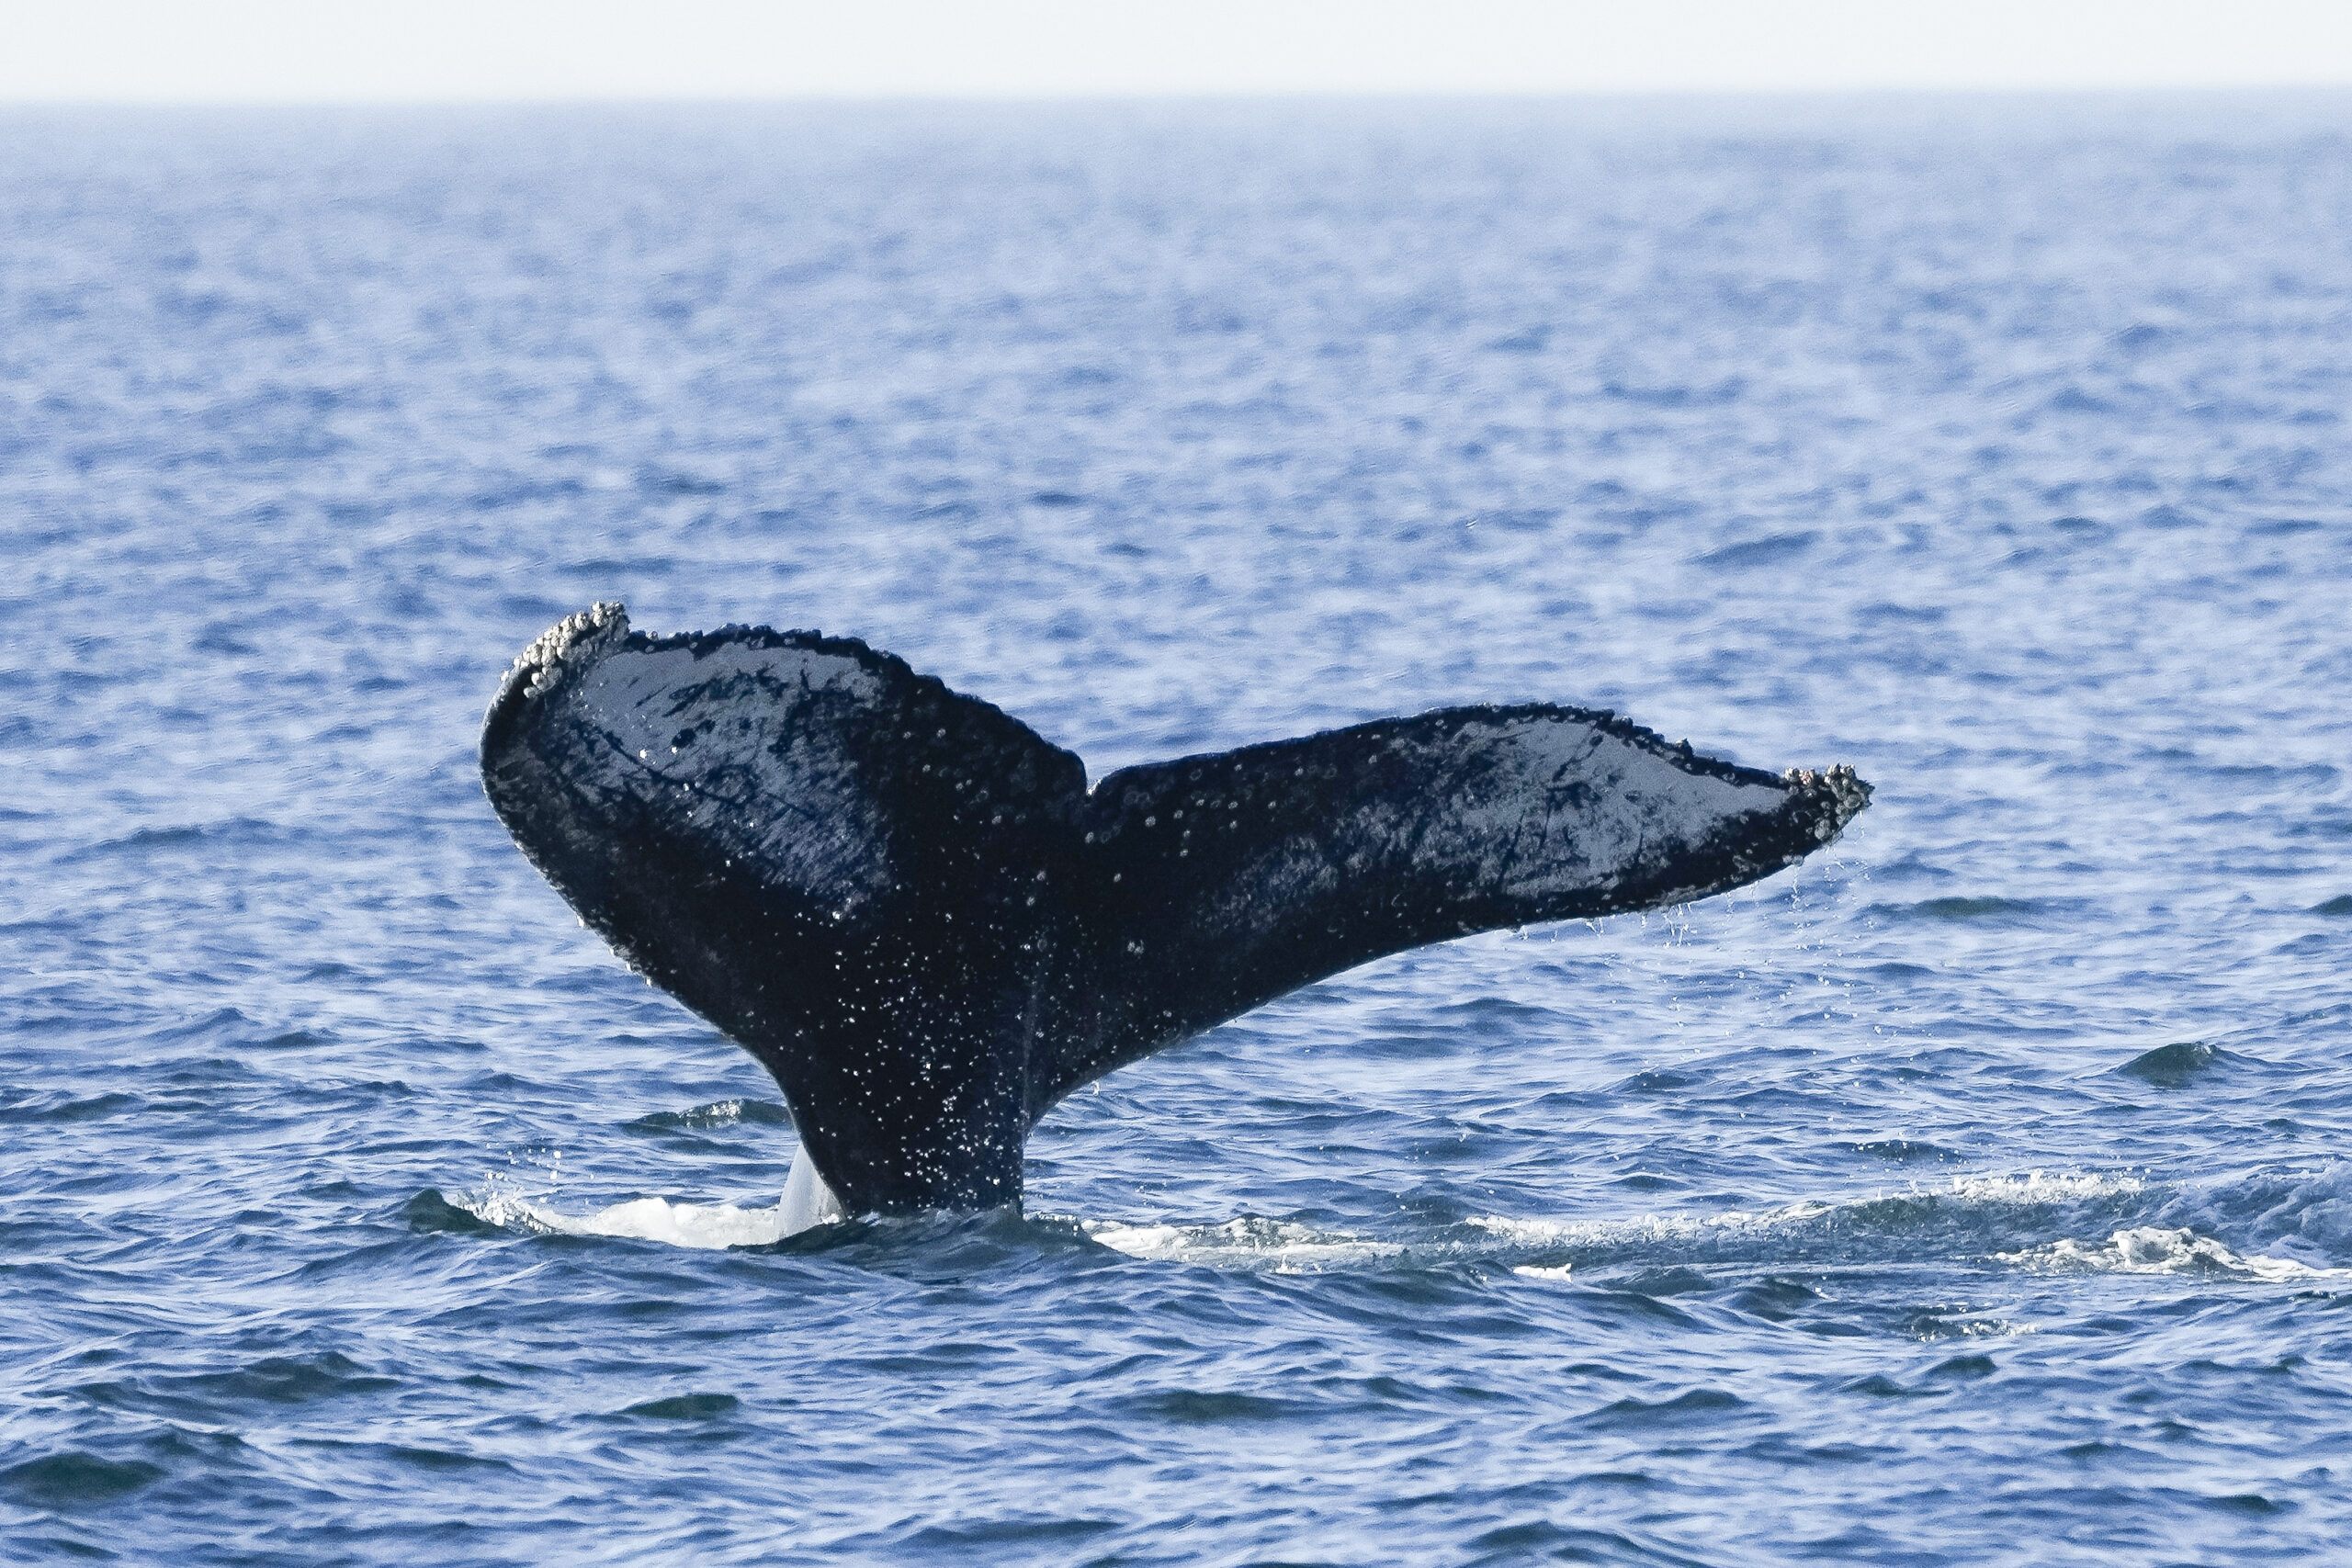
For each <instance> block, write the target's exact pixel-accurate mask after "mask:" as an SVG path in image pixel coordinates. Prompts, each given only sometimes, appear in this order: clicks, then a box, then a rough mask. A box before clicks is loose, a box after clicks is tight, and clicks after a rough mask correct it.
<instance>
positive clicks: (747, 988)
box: [481, 604, 1870, 1231]
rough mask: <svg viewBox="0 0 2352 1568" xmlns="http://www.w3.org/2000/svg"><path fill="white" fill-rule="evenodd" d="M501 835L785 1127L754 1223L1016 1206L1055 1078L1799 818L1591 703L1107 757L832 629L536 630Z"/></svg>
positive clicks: (1845, 798) (1785, 847) (1692, 885)
mask: <svg viewBox="0 0 2352 1568" xmlns="http://www.w3.org/2000/svg"><path fill="white" fill-rule="evenodd" d="M481 762H482V781H483V786H484V788H485V789H486V790H487V791H488V793H489V795H490V799H491V803H492V806H493V807H495V808H496V810H497V812H498V815H499V817H500V818H501V819H502V820H503V821H504V822H505V824H506V826H507V828H508V829H509V830H510V831H512V832H513V833H514V835H515V841H516V842H517V843H519V844H520V845H521V846H522V848H523V852H524V853H526V855H528V856H529V857H530V859H531V862H532V863H533V864H534V865H536V866H537V867H538V869H539V870H540V871H541V872H542V873H543V874H545V875H546V876H547V878H548V881H549V882H551V883H553V884H554V885H555V886H556V888H557V890H558V891H559V892H560V893H561V894H562V895H563V897H565V898H566V899H568V900H569V901H570V902H571V906H572V908H574V909H576V910H578V911H579V913H580V915H581V917H582V919H584V920H585V921H586V922H587V923H588V924H589V925H591V926H593V927H594V928H595V929H596V931H599V932H601V933H602V934H603V935H604V936H605V939H606V940H607V941H608V942H611V943H612V945H613V947H614V948H615V949H616V951H617V952H618V953H620V955H621V956H622V957H623V958H624V959H626V960H627V961H628V963H629V964H631V965H632V966H633V967H635V968H636V969H637V970H639V972H640V973H642V974H643V975H644V976H646V977H647V978H649V979H650V980H651V981H653V982H654V983H655V984H657V985H659V986H662V987H664V988H666V989H667V990H669V991H670V992H671V993H672V994H673V995H675V996H676V997H678V998H680V999H681V1000H682V1001H684V1003H685V1004H686V1005H687V1006H688V1007H690V1008H692V1009H694V1010H695V1011H696V1012H698V1013H700V1014H701V1015H702V1016H703V1017H705V1018H707V1019H708V1020H709V1021H711V1022H712V1023H714V1024H716V1025H717V1026H718V1028H719V1029H720V1030H721V1031H722V1032H725V1033H726V1034H727V1035H728V1036H729V1038H731V1039H733V1040H734V1041H735V1042H736V1043H739V1044H741V1046H743V1047H744V1048H745V1049H746V1050H748V1051H750V1052H751V1053H752V1055H754V1056H756V1057H758V1058H759V1059H760V1061H761V1062H762V1063H763V1065H764V1066H766V1067H767V1069H768V1071H769V1072H771V1073H773V1074H774V1075H775V1080H776V1082H777V1084H778V1085H779V1086H780V1087H781V1088H782V1089H783V1091H784V1098H785V1101H786V1105H787V1106H788V1107H789V1108H790V1110H791V1112H792V1118H793V1122H794V1125H795V1127H796V1128H797V1131H798V1133H799V1136H800V1144H801V1151H802V1152H801V1157H800V1159H799V1160H798V1161H797V1163H796V1165H795V1167H794V1169H793V1173H792V1179H791V1181H790V1183H789V1184H788V1186H787V1189H786V1196H785V1200H784V1204H783V1207H784V1209H785V1210H786V1213H785V1214H784V1215H783V1222H784V1225H785V1228H786V1230H787V1231H789V1230H792V1229H797V1228H801V1227H802V1226H805V1225H807V1224H814V1223H817V1222H819V1221H820V1220H823V1219H828V1218H832V1217H835V1216H837V1215H839V1214H841V1213H908V1212H912V1211H917V1210H923V1209H941V1208H946V1209H977V1208H992V1207H995V1206H998V1205H1001V1204H1004V1203H1009V1202H1012V1201H1017V1200H1018V1199H1019V1198H1020V1196H1021V1166H1022V1147H1023V1143H1024V1141H1025V1140H1026V1138H1027V1136H1028V1134H1029V1130H1030V1128H1031V1127H1032V1126H1034V1125H1035V1122H1036V1121H1037V1119H1038V1118H1039V1117H1040V1116H1042V1115H1044V1114H1045V1112H1046V1110H1047V1109H1048V1108H1049V1107H1051V1106H1052V1105H1053V1104H1054V1103H1055V1102H1056V1101H1057V1100H1060V1099H1061V1098H1062V1097H1063V1096H1064V1095H1066V1094H1068V1093H1069V1092H1070V1090H1072V1089H1076V1088H1078V1087H1079V1086H1080V1085H1081V1084H1084V1083H1086V1082H1088V1081H1090V1080H1091V1079H1093V1078H1097V1077H1101V1076H1102V1075H1103V1074H1104V1073H1107V1072H1109V1071H1111V1070H1112V1069H1113V1068H1114V1067H1117V1066H1120V1065H1122V1064H1123V1063H1126V1062H1132V1061H1135V1060H1136V1059H1138V1058H1139V1057H1142V1056H1146V1055H1150V1054H1151V1053H1152V1052H1154V1051H1157V1050H1159V1049H1161V1048H1162V1047H1164V1046H1168V1045H1172V1044H1175V1043H1178V1042H1179V1041H1182V1040H1184V1039H1187V1038H1189V1037H1191V1036H1192V1035H1193V1034H1196V1033H1199V1032H1201V1031H1202V1030H1204V1029H1207V1028H1208V1027H1210V1026H1211V1025H1213V1024H1216V1023H1218V1022H1221V1021H1224V1020H1226V1019H1229V1018H1232V1017H1234V1016H1235V1015H1236V1014H1238V1013H1241V1012H1245V1011H1247V1010H1250V1008H1253V1007H1256V1006H1258V1005H1259V1004H1260V1003H1261V1002H1265V1001H1268V1000H1271V999H1272V998H1275V997H1278V996H1281V995H1282V994H1283V992H1285V991H1289V990H1292V989H1294V988H1295V987H1300V986H1303V985H1306V984H1307V983H1308V982H1310V981H1313V980H1317V979H1320V978H1322V977H1323V976H1328V975H1332V974H1336V973H1337V972H1339V971H1340V970H1342V969H1346V968H1350V967H1351V966H1353V965H1355V964H1362V963H1364V962H1366V961H1367V960H1370V959H1374V958H1377V957H1380V956H1382V955H1384V954H1386V953H1397V952H1400V951H1402V950H1404V949H1406V948H1409V947H1418V946H1420V945H1422V944H1423V943H1427V942H1441V941H1443V940H1445V939H1447V938H1449V937H1456V936H1464V935H1467V934H1469V933H1470V932H1473V931H1491V930H1495V929H1497V928H1499V927H1509V926H1521V925H1526V924H1529V923H1531V922H1533V921H1538V920H1555V919H1569V918H1577V917H1589V916H1597V915H1606V914H1612V913H1616V912H1619V911H1623V910H1631V909H1647V908H1657V907H1658V906H1661V905H1667V904H1676V903H1683V902H1687V901H1689V900H1691V899H1694V898H1700V897H1705V896H1706V895H1708V894H1711V893H1717V892H1721V891H1723V890H1724V889H1726V888H1730V887H1736V886H1740V885H1742V884H1745V883H1748V882H1753V881H1755V880H1756V879H1758V878H1759V877H1762V876H1766V875H1769V874H1771V873H1772V872H1775V871H1777V870H1779V869H1781V867H1783V866H1786V865H1789V864H1792V863H1794V862H1796V861H1797V860H1799V859H1802V858H1803V857H1804V855H1805V854H1807V853H1809V852H1811V851H1813V850H1815V849H1817V848H1819V847H1820V846H1821V845H1823V844H1826V843H1827V842H1828V841H1829V840H1832V839H1834V838H1836V837H1837V835H1838V831H1839V829H1842V828H1843V827H1844V826H1845V824H1846V823H1847V821H1848V820H1849V819H1850V818H1852V817H1853V815H1854V814H1855V813H1856V812H1858V811H1860V809H1861V808H1862V807H1863V806H1864V805H1866V804H1867V803H1868V801H1869V799H1870V787H1869V786H1868V785H1867V784H1863V783H1862V782H1861V781H1860V780H1859V779H1857V778H1856V777H1855V776H1854V775H1853V773H1852V772H1851V771H1850V770H1849V769H1845V768H1832V769H1829V770H1827V771H1826V772H1824V773H1808V772H1801V771H1791V772H1790V773H1784V774H1780V775H1777V776H1776V775H1774V774H1771V773H1760V772H1758V771H1756V770H1754V769H1750V768H1742V767H1737V766H1735V765H1733V764H1731V763H1728V762H1721V761H1713V760H1712V759H1710V758H1706V757H1702V756H1699V755H1696V754H1694V753H1693V752H1692V751H1691V749H1690V747H1689V746H1688V744H1687V743H1686V744H1684V745H1680V746H1677V745H1672V744H1669V743H1668V742H1667V741H1665V740H1664V739H1660V738H1659V737H1658V736H1657V735H1654V734H1652V733H1651V732H1649V731H1648V730H1645V729H1642V728H1638V727H1636V726H1634V725H1633V724H1630V723H1628V722H1626V721H1625V720H1623V719H1621V718H1618V717H1616V716H1613V715H1611V714H1608V713H1601V712H1592V711H1588V710H1584V709H1579V708H1572V707H1559V706H1553V705H1517V706H1482V707H1461V708H1445V709H1441V710H1439V711H1437V712H1434V713H1426V714H1422V715H1420V716H1418V717H1413V718H1389V719H1380V720H1376V721H1374V722H1373V723H1370V724H1360V725H1356V726H1354V727H1352V728H1346V729H1337V730H1331V731H1329V732H1327V733H1325V734H1321V735H1313V736H1307V737H1305V738H1303V739H1292V740H1277V741H1272V742H1270V743H1268V744H1264V745H1258V746H1246V747H1243V748H1242V749H1240V750H1236V751H1227V752H1222V753H1219V754H1216V755H1214V756H1198V757H1184V758H1180V759H1178V760H1176V761H1169V762H1153V763H1148V764H1147V765H1145V766H1142V767H1136V768H1128V769H1125V770H1124V771H1122V772H1119V773H1113V774H1112V775H1110V776H1109V777H1108V778H1105V779H1103V780H1101V781H1100V782H1099V783H1097V784H1094V785H1093V786H1092V787H1091V788H1089V787H1088V784H1087V782H1086V770H1085V768H1084V766H1083V764H1081V763H1080V761H1079V759H1078V758H1077V757H1075V756H1073V755H1072V754H1071V753H1069V752H1068V751H1065V750H1060V749H1059V748H1057V747H1056V746H1053V745H1051V744H1049V743H1047V742H1046V740H1044V739H1041V738H1039V737H1038V736H1037V735H1036V734H1035V732H1034V731H1032V730H1031V729H1030V728H1028V727H1027V726H1025V725H1023V724H1022V723H1021V722H1020V721H1019V720H1017V719H1014V718H1012V717H1011V716H1008V715H1006V714H1004V713H1002V712H1000V711H999V710H998V709H996V708H994V707H992V706H990V705H988V704H987V703H984V702H981V701H979V700H978V699H977V698H973V697H968V696H964V695H962V694H958V693H956V692H952V691H950V690H948V688H947V687H946V686H944V684H942V683H941V682H938V681H936V680H933V679H932V678H930V677H928V676H924V675H919V674H917V673H915V672H914V671H912V670H911V669H910V668H909V667H908V666H907V665H906V663H905V662H904V661H903V660H899V659H896V658H893V657H892V656H890V655H889V654H887V653H882V652H878V651H876V649H871V648H868V647H866V646H865V644H864V643H861V642H857V641H854V640H851V639H848V638H841V637H825V636H822V635H821V634H819V633H815V632H775V631H770V630H767V629H765V628H763V627H741V626H734V627H729V628H727V629H725V630H722V631H717V632H708V633H697V634H691V635H684V636H676V637H648V636H645V635H644V634H642V633H639V632H634V631H631V630H630V629H629V626H628V616H627V615H626V613H625V612H624V611H623V610H622V608H621V606H619V605H617V604H598V605H596V606H594V608H592V609H589V610H585V611H582V613H580V614H579V615H572V616H570V617H567V618H566V619H565V620H563V621H562V622H560V623H559V624H558V625H557V626H553V627H551V628H549V629H548V631H547V632H546V633H545V634H543V635H542V636H541V637H539V638H538V639H537V641H535V642H534V643H532V644H531V646H530V647H529V648H528V649H526V650H525V651H524V653H523V654H522V655H521V657H520V658H518V659H517V660H515V666H514V668H513V669H512V670H511V671H509V672H508V674H507V676H506V680H505V682H504V684H503V686H502V687H501V688H500V690H499V694H498V696H497V699H496V700H495V701H494V702H493V703H492V705H491V708H490V713H489V716H488V718H487V719H486V721H485V722H484V725H483V729H482V742H481Z"/></svg>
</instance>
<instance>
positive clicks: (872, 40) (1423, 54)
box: [0, 0, 2352, 103]
mask: <svg viewBox="0 0 2352 1568" xmlns="http://www.w3.org/2000/svg"><path fill="white" fill-rule="evenodd" d="M2346 84H2352V0H2230V3H2226V4H2224V3H2216V0H1962V3H1954V0H1745V3H1744V0H1623V3H1621V4H1615V5H1595V4H1587V3H1584V0H1555V3H1552V4H1544V3H1542V0H1451V3H1432V0H1182V3H1181V4H1178V3H1169V0H1093V3H1091V4H1090V3H1085V0H963V3H956V0H834V3H831V4H822V5H811V4H802V3H798V0H779V3H771V4H754V3H752V0H666V3H651V0H401V3H399V4H386V3H379V0H365V3H362V0H311V3H307V4H305V3H299V0H0V102H17V103H25V102H57V101H67V102H72V101H85V102H87V101H99V102H150V103H153V102H164V103H170V102H183V103H185V102H210V103H219V102H229V103H237V102H246V103H285V102H297V103H318V102H327V103H341V102H370V101H374V102H416V101H483V100H491V101H499V100H508V101H529V100H544V99H626V98H778V97H809V96H827V97H840V96H978V97H1066V96H1131V95H1137V94H1166V95H1190V94H1251V93H1293V94H1295V93H1417V92H1418V93H1496V92H1502V93H1556V92H1587V91H1604V92H1657V91H1669V92H1670V91H1787V90H1799V91H1803V90H1825V89H1826V90H1838V89H1857V88H1860V89H1880V88H1973V87H1994V88H2037V87H2061V88H2065V87H2091V88H2108V87H2170V86H2263V85H2346Z"/></svg>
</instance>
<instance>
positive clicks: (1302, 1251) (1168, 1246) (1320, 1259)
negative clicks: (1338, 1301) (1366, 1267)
mask: <svg viewBox="0 0 2352 1568" xmlns="http://www.w3.org/2000/svg"><path fill="white" fill-rule="evenodd" d="M1079 1228H1080V1230H1082V1231H1083V1232H1085V1234H1086V1235H1088V1236H1089V1237H1091V1239H1093V1240H1095V1241H1098V1242H1101V1243H1102V1244H1103V1246H1104V1247H1112V1248H1114V1249H1115V1250H1117V1251H1120V1252H1124V1253H1125V1254H1127V1255H1128V1256H1129V1257H1130V1258H1149V1259H1152V1260H1154V1261H1165V1262H1181V1263H1204V1264H1207V1265H1209V1266H1210V1267H1212V1268H1221V1269H1254V1270H1261V1271H1267V1272H1272V1273H1276V1274H1303V1273H1311V1272H1315V1271H1317V1270H1319V1269H1344V1268H1347V1267H1348V1266H1350V1265H1351V1264H1359V1263H1371V1262H1376V1261H1378V1260H1380V1259H1383V1258H1397V1257H1400V1256H1402V1255H1403V1254H1404V1252H1405V1251H1406V1247H1405V1245H1404V1244H1403V1243H1402V1242H1393V1241H1376V1240H1373V1239H1371V1238H1369V1237H1366V1236H1360V1235H1351V1234H1349V1233H1348V1232H1345V1231H1323V1230H1317V1229H1315V1228H1314V1227H1312V1226H1310V1225H1304V1224H1298V1223H1296V1222H1295V1221H1291V1220H1270V1219H1264V1218H1261V1217H1259V1216H1257V1215H1254V1214H1245V1215H1242V1216H1241V1217H1240V1218H1238V1219H1232V1220H1227V1222H1226V1223H1225V1224H1221V1225H1129V1224H1119V1223H1118V1222H1117V1221H1114V1220H1081V1221H1080V1222H1079Z"/></svg>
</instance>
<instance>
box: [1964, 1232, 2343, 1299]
mask: <svg viewBox="0 0 2352 1568" xmlns="http://www.w3.org/2000/svg"><path fill="white" fill-rule="evenodd" d="M1993 1256H1994V1257H1995V1258H1998V1259H1999V1260H2000V1261H2001V1262H2003V1263H2008V1264H2013V1265H2015V1266H2017V1267H2018V1268H2020V1269H2036V1270H2040V1271H2043V1272H2049V1273H2093V1274H2233V1275H2239V1276H2243V1277H2246V1278H2250V1279H2256V1280H2269V1281H2271V1282H2273V1283H2278V1284H2284V1283H2289V1282H2301V1281H2303V1280H2326V1279H2343V1278H2346V1277H2352V1269H2314V1268H2312V1266H2311V1265H2309V1264H2307V1263H2298V1262H2296V1261H2295V1260H2294V1259H2293V1258H2266V1257H2263V1256H2261V1255H2259V1254H2256V1256H2254V1257H2250V1258H2248V1257H2241V1256H2240V1255H2238V1254H2237V1253H2234V1252H2233V1251H2231V1250H2230V1249H2229V1248H2228V1247H2224V1246H2222V1243H2220V1242H2219V1241H2216V1240H2215V1239H2214V1238H2213V1237H2211V1236H2210V1235H2198V1234H2197V1233H2196V1232H2195V1231H2193V1230H2189V1229H2188V1228H2187V1227H2185V1226H2184V1227H2182V1228H2180V1229H2177V1230H2166V1229H2165V1228H2163V1227H2162V1226H2158V1225H2139V1226H2134V1227H2132V1228H2131V1229H2129V1230H2120V1231H2117V1232H2115V1233H2114V1234H2113V1235H2110V1236H2109V1237H2108V1238H2107V1241H2106V1243H2105V1245H2103V1246H2097V1247H2086V1246H2084V1245H2083V1244H2082V1243H2081V1242H2079V1241H2075V1240H2074V1239H2072V1238H2063V1239H2061V1240H2058V1241H2054V1242H2052V1243H2051V1244H2050V1245H2048V1246H2047V1247H2028V1248H2026V1249H2025V1250H2024V1251H2021V1252H1996V1253H1995V1254H1994V1255H1993Z"/></svg>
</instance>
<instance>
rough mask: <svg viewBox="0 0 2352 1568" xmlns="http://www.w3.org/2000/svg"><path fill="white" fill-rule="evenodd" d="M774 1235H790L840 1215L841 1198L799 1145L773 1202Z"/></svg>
mask: <svg viewBox="0 0 2352 1568" xmlns="http://www.w3.org/2000/svg"><path fill="white" fill-rule="evenodd" d="M775 1213H776V1218H777V1220H778V1221H779V1222H780V1225H779V1228H778V1230H777V1233H776V1234H777V1235H796V1234H797V1233H798V1232H801V1231H805V1230H813V1229H814V1228H816V1227H817V1226H819V1225H829V1224H832V1223H833V1222H834V1221H835V1220H838V1219H840V1218H842V1201H841V1200H840V1199H839V1198H836V1197H834V1196H833V1190H832V1189H831V1188H830V1187H828V1186H826V1185H825V1179H824V1178H823V1177H821V1176H820V1175H818V1174H817V1162H816V1161H815V1160H812V1159H810V1158H809V1151H808V1150H806V1149H803V1150H801V1151H800V1153H798V1154H797V1155H795V1156H793V1160H792V1174H791V1175H790V1176H787V1177H786V1178H785V1179H784V1197H783V1198H782V1199H781V1200H779V1201H777V1203H776V1206H775Z"/></svg>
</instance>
